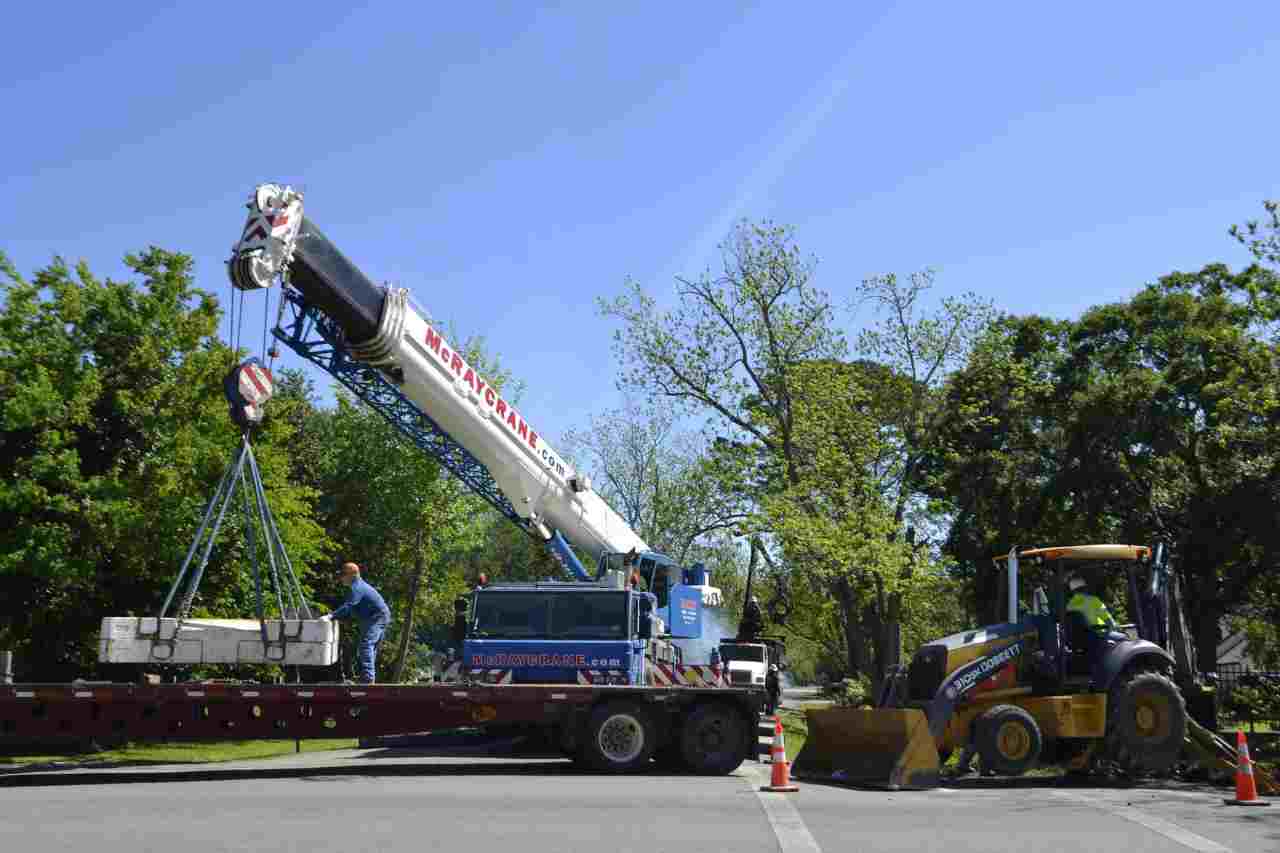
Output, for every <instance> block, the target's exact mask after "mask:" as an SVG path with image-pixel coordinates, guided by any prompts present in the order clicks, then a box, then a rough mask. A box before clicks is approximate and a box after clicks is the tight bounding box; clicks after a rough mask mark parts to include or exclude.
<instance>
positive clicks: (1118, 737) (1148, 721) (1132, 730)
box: [1107, 670, 1187, 773]
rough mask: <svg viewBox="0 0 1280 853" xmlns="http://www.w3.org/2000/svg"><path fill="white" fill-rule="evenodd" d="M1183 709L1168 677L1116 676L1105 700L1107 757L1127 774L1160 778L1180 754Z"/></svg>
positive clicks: (1145, 672) (1184, 732)
mask: <svg viewBox="0 0 1280 853" xmlns="http://www.w3.org/2000/svg"><path fill="white" fill-rule="evenodd" d="M1186 736H1187V704H1186V701H1185V700H1184V699H1183V697H1182V693H1181V691H1179V690H1178V688H1177V686H1176V685H1175V684H1174V683H1173V682H1172V681H1171V680H1170V679H1169V677H1168V676H1167V675H1164V674H1162V673H1160V672H1157V671H1153V670H1136V671H1134V672H1131V673H1128V674H1125V675H1122V676H1120V678H1118V679H1116V683H1115V684H1114V685H1113V686H1112V688H1111V691H1110V695H1109V696H1108V698H1107V757H1108V758H1110V759H1111V760H1112V761H1114V762H1115V763H1116V764H1118V765H1119V766H1120V768H1121V769H1122V770H1124V771H1126V772H1130V773H1141V772H1151V773H1159V772H1162V771H1165V770H1168V769H1169V768H1171V767H1172V766H1173V765H1174V764H1175V763H1176V762H1177V760H1178V758H1179V756H1180V755H1181V754H1182V744H1183V741H1184V740H1185V738H1186Z"/></svg>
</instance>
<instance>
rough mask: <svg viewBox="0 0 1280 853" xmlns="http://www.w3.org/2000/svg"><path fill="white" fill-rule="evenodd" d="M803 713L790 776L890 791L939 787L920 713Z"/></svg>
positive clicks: (925, 724) (930, 742)
mask: <svg viewBox="0 0 1280 853" xmlns="http://www.w3.org/2000/svg"><path fill="white" fill-rule="evenodd" d="M805 713H806V716H807V717H808V722H809V735H808V738H807V739H806V740H805V743H804V747H803V748H802V749H801V750H800V754H799V755H797V756H796V760H795V764H794V767H793V768H792V775H794V776H796V777H798V778H808V779H813V780H815V781H819V780H822V781H834V782H847V783H849V784H851V785H863V786H867V787H876V788H888V789H889V790H891V791H897V790H903V789H905V790H926V789H929V788H936V787H937V786H938V773H939V767H940V763H939V760H938V749H937V746H936V745H935V744H934V739H933V736H932V735H931V734H930V733H929V720H928V718H927V717H926V716H925V713H924V711H920V710H916V709H914V708H911V709H899V708H879V709H874V710H873V709H865V708H832V709H829V710H821V711H817V710H810V711H806V712H805Z"/></svg>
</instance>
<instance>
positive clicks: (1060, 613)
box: [995, 545, 1166, 685]
mask: <svg viewBox="0 0 1280 853" xmlns="http://www.w3.org/2000/svg"><path fill="white" fill-rule="evenodd" d="M1163 555H1164V549H1163V548H1162V547H1160V546H1156V547H1154V548H1153V547H1148V546H1144V545H1075V546H1067V547H1060V548H1038V549H1032V550H1027V551H1022V552H1020V553H1019V552H1017V550H1016V549H1015V550H1014V551H1013V552H1011V553H1010V554H1008V555H1004V556H1002V557H998V558H996V560H995V562H996V564H997V566H999V567H1000V569H1001V593H1002V597H1003V596H1006V595H1007V597H1008V601H1009V604H1008V607H1009V609H1010V613H1012V612H1014V611H1013V608H1014V607H1015V602H1016V601H1017V593H1016V585H1017V581H1018V572H1019V571H1022V572H1023V574H1024V579H1025V580H1026V581H1027V583H1028V586H1029V587H1030V588H1031V590H1032V591H1031V595H1030V596H1029V604H1030V606H1029V608H1028V609H1027V610H1025V611H1024V610H1022V607H1021V605H1020V604H1018V605H1017V607H1018V610H1017V613H1018V616H1019V617H1020V618H1026V619H1029V620H1030V621H1031V622H1033V623H1034V624H1035V626H1036V629H1037V633H1038V634H1039V637H1040V647H1041V649H1042V650H1043V651H1044V652H1045V656H1044V660H1043V664H1042V670H1041V673H1040V674H1041V675H1042V676H1044V677H1046V678H1051V679H1052V680H1053V681H1056V682H1058V683H1065V684H1072V683H1078V684H1080V685H1086V684H1089V683H1095V684H1102V683H1105V682H1108V681H1109V680H1110V679H1111V678H1112V677H1114V675H1115V674H1116V671H1117V669H1118V668H1119V667H1122V666H1123V665H1124V662H1125V661H1126V660H1127V659H1128V658H1129V657H1130V656H1131V655H1133V654H1137V653H1148V654H1149V653H1160V654H1164V651H1163V645H1164V644H1162V643H1158V642H1157V643H1155V644H1153V643H1151V642H1147V640H1148V637H1151V636H1152V635H1153V634H1156V633H1158V632H1155V631H1153V630H1152V629H1153V628H1154V625H1147V624H1146V622H1148V621H1153V620H1150V619H1144V618H1143V615H1142V613H1141V609H1142V608H1141V606H1140V605H1135V604H1134V602H1138V601H1142V600H1143V596H1141V595H1140V594H1139V593H1140V587H1143V586H1145V585H1146V578H1147V577H1149V578H1150V584H1151V585H1152V588H1153V589H1155V588H1157V587H1158V585H1159V584H1160V583H1161V582H1162V581H1161V579H1162V578H1163V577H1164V573H1165V571H1166V568H1165V565H1164V556H1163ZM1075 574H1079V575H1082V576H1083V577H1085V578H1086V579H1087V580H1088V581H1089V585H1090V587H1091V588H1093V591H1094V592H1095V593H1096V594H1099V595H1100V596H1101V597H1103V598H1104V600H1107V599H1111V598H1114V596H1108V595H1107V594H1106V591H1105V588H1106V587H1107V586H1110V587H1111V588H1112V590H1113V591H1114V589H1115V587H1116V584H1115V583H1114V581H1115V579H1116V578H1117V576H1120V577H1123V578H1124V579H1125V580H1126V582H1127V584H1126V588H1127V591H1128V592H1129V596H1128V604H1127V606H1122V605H1125V601H1124V599H1123V597H1121V598H1118V599H1116V600H1107V602H1106V603H1107V604H1108V609H1110V610H1112V611H1113V612H1126V613H1133V614H1134V615H1135V616H1136V619H1137V621H1136V623H1135V624H1121V625H1117V626H1116V629H1115V630H1111V631H1108V632H1106V633H1105V634H1100V633H1094V632H1092V631H1091V630H1090V629H1089V627H1088V625H1086V624H1085V620H1084V617H1083V616H1082V615H1081V614H1080V613H1078V612H1075V611H1072V612H1068V611H1067V603H1068V601H1069V600H1070V598H1071V591H1070V589H1069V584H1068V582H1069V580H1070V578H1071V577H1072V576H1073V575H1075ZM1108 580H1110V581H1112V583H1111V584H1108V583H1107V581H1108ZM1009 583H1012V584H1013V585H1014V587H1013V589H1014V590H1015V591H1014V593H1013V594H1012V595H1009V594H1008V590H1009V588H1010V587H1009V586H1008V584H1009ZM1153 638H1154V637H1153ZM1049 670H1052V671H1051V672H1050V671H1049Z"/></svg>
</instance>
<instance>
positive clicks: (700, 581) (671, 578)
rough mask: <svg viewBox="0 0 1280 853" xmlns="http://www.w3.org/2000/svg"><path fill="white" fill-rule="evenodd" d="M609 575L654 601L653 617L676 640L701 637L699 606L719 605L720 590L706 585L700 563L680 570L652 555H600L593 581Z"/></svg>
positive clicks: (707, 575) (705, 572)
mask: <svg viewBox="0 0 1280 853" xmlns="http://www.w3.org/2000/svg"><path fill="white" fill-rule="evenodd" d="M610 572H621V573H622V575H623V577H625V578H627V579H628V583H631V582H632V580H631V579H632V578H636V577H638V578H639V583H637V584H635V587H636V588H637V589H639V590H641V591H644V592H649V593H652V594H653V595H654V597H655V598H656V599H657V602H656V610H655V615H656V616H658V617H659V618H660V619H661V620H662V621H663V623H664V624H665V625H666V626H667V631H668V634H669V635H670V636H671V637H675V638H678V639H698V638H699V637H701V636H702V607H703V605H707V606H712V607H717V606H719V605H720V603H721V602H722V601H723V599H722V598H721V595H720V590H718V589H716V588H715V587H713V586H710V585H709V582H710V577H711V573H710V572H709V571H708V570H707V568H706V567H705V566H704V565H702V564H701V563H695V564H694V565H693V566H691V567H690V568H687V569H686V568H682V567H681V566H679V565H677V564H676V562H675V561H674V560H672V559H671V558H670V557H667V556H665V555H663V554H658V553H655V552H653V551H644V552H641V553H637V552H635V551H632V552H629V553H626V554H620V553H604V554H601V555H600V563H599V569H598V571H597V572H596V578H597V580H600V579H603V578H607V577H608V576H609V573H610Z"/></svg>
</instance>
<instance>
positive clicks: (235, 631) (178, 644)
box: [98, 616, 338, 666]
mask: <svg viewBox="0 0 1280 853" xmlns="http://www.w3.org/2000/svg"><path fill="white" fill-rule="evenodd" d="M266 626H267V643H266V645H264V644H263V642H262V628H261V623H260V622H259V621H258V620H257V619H188V620H186V621H184V622H182V624H181V625H179V624H178V620H177V619H160V620H157V619H156V618H155V617H154V616H141V617H139V616H107V617H105V618H104V619H103V620H102V628H101V631H100V634H99V639H98V661H99V662H100V663H150V664H165V663H172V664H201V663H206V664H209V663H222V664H263V663H275V664H281V665H287V666H332V665H333V664H334V663H336V662H337V660H338V623H336V622H321V621H320V620H318V619H285V620H281V619H274V620H272V619H268V620H267V622H266Z"/></svg>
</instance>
